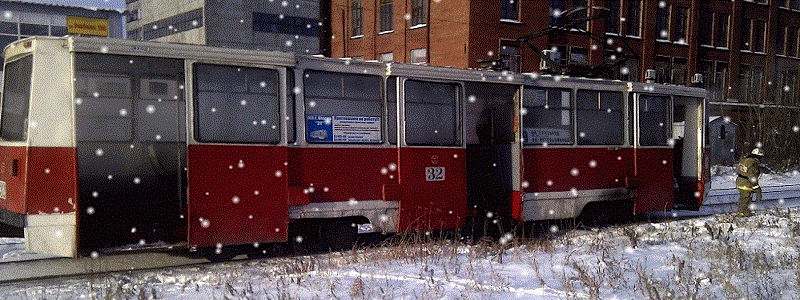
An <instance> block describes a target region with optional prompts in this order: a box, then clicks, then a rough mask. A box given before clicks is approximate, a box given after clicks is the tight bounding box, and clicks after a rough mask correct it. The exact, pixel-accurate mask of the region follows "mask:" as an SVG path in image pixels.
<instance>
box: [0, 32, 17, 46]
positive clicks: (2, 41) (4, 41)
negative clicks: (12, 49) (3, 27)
mask: <svg viewBox="0 0 800 300" xmlns="http://www.w3.org/2000/svg"><path fill="white" fill-rule="evenodd" d="M16 40H17V37H16V36H13V35H0V49H3V47H5V46H6V45H8V44H11V43H13V42H14V41H16Z"/></svg>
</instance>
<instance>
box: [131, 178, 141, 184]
mask: <svg viewBox="0 0 800 300" xmlns="http://www.w3.org/2000/svg"><path fill="white" fill-rule="evenodd" d="M133 183H135V184H140V183H142V179H140V178H139V177H135V178H133Z"/></svg>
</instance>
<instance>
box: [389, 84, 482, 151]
mask: <svg viewBox="0 0 800 300" xmlns="http://www.w3.org/2000/svg"><path fill="white" fill-rule="evenodd" d="M409 81H418V82H423V83H434V84H448V85H454V86H455V87H456V91H455V93H456V98H455V103H454V105H453V107H454V112H453V115H454V122H455V124H454V125H455V128H454V130H455V141H454V143H453V144H412V143H409V142H408V122H407V121H406V119H407V114H406V112H407V111H408V109H407V105H408V101H407V99H408V93H406V83H408V82H409ZM400 83H402V85H399V84H398V87H402V88H401V89H400V94H399V95H398V102H397V104H398V111H399V116H398V117H399V118H400V122H399V123H398V126H397V127H398V130H400V131H401V135H402V146H403V147H429V148H464V147H465V140H466V139H465V138H464V117H463V114H464V90H465V87H464V83H463V82H459V81H448V80H436V79H431V78H417V77H400ZM400 95H402V97H400ZM399 98H402V100H400V99H399ZM400 101H402V102H400ZM401 103H402V106H401V105H400V104H401ZM398 142H399V141H398Z"/></svg>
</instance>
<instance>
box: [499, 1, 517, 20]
mask: <svg viewBox="0 0 800 300" xmlns="http://www.w3.org/2000/svg"><path fill="white" fill-rule="evenodd" d="M519 1H521V0H500V8H501V10H500V19H501V20H511V21H519Z"/></svg>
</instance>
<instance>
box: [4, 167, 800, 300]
mask: <svg viewBox="0 0 800 300" xmlns="http://www.w3.org/2000/svg"><path fill="white" fill-rule="evenodd" d="M728 171H729V170H728ZM718 173H721V174H722V176H728V175H730V174H728V173H729V172H728V173H726V172H724V170H723V171H722V172H718ZM726 174H727V175H726ZM717 179H719V180H717ZM725 181H726V180H724V178H722V179H720V178H715V181H714V188H717V189H724V188H728V187H727V186H725V184H726V183H725ZM784 184H800V175H798V174H797V173H796V172H795V173H790V174H787V175H781V176H770V175H769V174H766V175H764V177H762V185H765V186H770V185H773V186H774V185H784ZM732 187H733V186H732V185H731V186H730V188H732ZM553 229H558V228H557V227H556V228H553ZM14 242H16V243H17V244H14ZM19 242H21V239H11V238H0V255H1V256H2V257H3V259H4V260H6V259H9V258H14V257H20V256H24V255H28V254H25V253H24V251H22V250H21V246H22V245H21V244H18V243H19ZM501 242H505V243H502V244H500V243H486V244H478V245H472V246H469V245H464V244H461V243H453V242H448V241H433V242H427V243H400V244H399V245H394V246H389V247H381V248H374V249H365V250H359V251H355V252H354V251H347V252H341V253H330V254H321V255H316V256H304V257H289V258H277V259H276V258H272V259H262V260H249V261H239V262H230V263H224V264H213V265H200V266H191V267H181V268H173V269H169V270H159V271H131V272H121V273H113V274H103V275H92V276H84V277H80V278H70V279H50V280H40V281H27V282H19V283H9V284H4V285H0V298H2V299H75V298H78V299H80V298H87V299H94V298H101V299H117V298H139V299H152V298H158V299H597V298H601V299H692V298H694V299H800V209H795V208H793V209H771V210H766V211H760V212H758V213H757V214H756V215H755V216H753V217H749V218H736V217H734V216H732V215H731V214H718V215H714V216H709V217H702V218H695V219H687V220H677V221H667V222H663V223H644V224H635V225H622V226H615V227H608V228H602V229H599V230H572V231H566V232H561V231H558V232H557V233H556V234H555V235H554V236H552V237H549V238H543V239H538V240H535V241H519V240H515V239H511V238H510V237H509V239H502V240H501ZM0 267H2V266H1V265H0Z"/></svg>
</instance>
